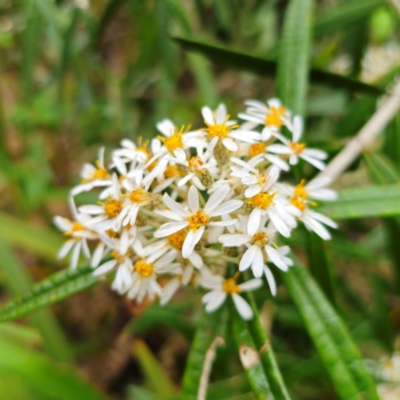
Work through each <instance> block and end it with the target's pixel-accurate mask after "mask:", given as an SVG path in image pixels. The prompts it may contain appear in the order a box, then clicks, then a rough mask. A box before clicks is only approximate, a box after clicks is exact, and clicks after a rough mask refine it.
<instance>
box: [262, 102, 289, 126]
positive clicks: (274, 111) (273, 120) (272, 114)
mask: <svg viewBox="0 0 400 400" xmlns="http://www.w3.org/2000/svg"><path fill="white" fill-rule="evenodd" d="M284 113H285V107H283V106H281V107H279V108H276V107H271V108H270V109H269V114H268V115H267V117H266V118H265V125H267V126H276V127H277V128H280V127H281V126H282V116H283V114H284Z"/></svg>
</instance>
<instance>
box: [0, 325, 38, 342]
mask: <svg viewBox="0 0 400 400" xmlns="http://www.w3.org/2000/svg"><path fill="white" fill-rule="evenodd" d="M1 340H6V341H11V342H13V343H14V342H15V343H16V344H21V345H23V346H31V347H32V346H40V345H41V344H42V338H41V336H40V333H39V332H38V330H37V329H34V328H31V327H30V326H26V325H20V324H16V323H14V322H8V323H4V324H1V325H0V341H1Z"/></svg>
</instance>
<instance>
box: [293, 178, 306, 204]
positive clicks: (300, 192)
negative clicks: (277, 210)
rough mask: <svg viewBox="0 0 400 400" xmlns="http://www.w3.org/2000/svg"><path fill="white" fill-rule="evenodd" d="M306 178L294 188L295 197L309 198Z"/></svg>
mask: <svg viewBox="0 0 400 400" xmlns="http://www.w3.org/2000/svg"><path fill="white" fill-rule="evenodd" d="M305 184H306V180H305V179H303V180H302V181H301V182H300V183H299V184H298V185H297V186H296V187H295V188H294V196H293V197H300V198H302V199H303V200H306V199H307V198H308V194H307V191H306V189H305V187H304V186H305Z"/></svg>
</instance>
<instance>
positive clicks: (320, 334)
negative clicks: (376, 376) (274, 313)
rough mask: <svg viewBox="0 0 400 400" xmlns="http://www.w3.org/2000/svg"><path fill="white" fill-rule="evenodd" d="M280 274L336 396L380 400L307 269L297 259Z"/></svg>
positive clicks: (356, 350)
mask: <svg viewBox="0 0 400 400" xmlns="http://www.w3.org/2000/svg"><path fill="white" fill-rule="evenodd" d="M281 275H282V278H283V280H284V282H285V285H286V287H287V289H288V291H289V293H290V295H291V297H292V298H293V301H294V302H295V304H296V306H297V308H298V309H299V311H300V313H301V315H302V317H303V320H304V323H305V325H306V329H307V331H308V333H309V334H310V336H311V339H312V340H313V342H314V345H315V347H316V348H317V350H318V353H319V355H320V357H321V359H322V361H323V362H324V365H325V368H326V369H327V371H328V373H329V375H330V377H331V380H332V383H333V385H334V387H335V389H336V391H337V393H338V394H339V396H340V397H341V398H342V399H343V400H348V399H365V400H379V397H378V394H377V392H376V389H375V386H374V383H373V381H372V378H371V377H370V376H369V374H368V373H367V371H366V370H365V368H364V365H363V362H362V360H361V357H360V354H359V352H358V349H357V347H356V346H355V345H354V343H353V341H352V339H351V337H350V335H349V333H348V332H347V329H346V327H345V325H344V324H343V322H342V320H341V319H340V317H339V316H338V315H337V314H336V312H335V310H334V309H333V307H332V306H331V305H330V304H329V302H328V301H327V299H326V298H325V296H324V294H323V293H322V291H321V289H320V288H319V287H318V285H317V284H316V283H315V282H314V280H313V278H312V277H311V276H310V275H309V273H308V272H307V270H305V269H304V268H303V267H301V266H300V265H299V264H298V262H296V265H295V266H294V267H292V268H290V269H289V271H288V272H285V273H282V274H281Z"/></svg>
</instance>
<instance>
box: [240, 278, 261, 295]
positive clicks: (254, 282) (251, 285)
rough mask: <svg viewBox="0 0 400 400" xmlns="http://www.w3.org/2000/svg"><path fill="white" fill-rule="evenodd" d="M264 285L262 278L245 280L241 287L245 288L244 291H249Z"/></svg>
mask: <svg viewBox="0 0 400 400" xmlns="http://www.w3.org/2000/svg"><path fill="white" fill-rule="evenodd" d="M262 285H263V281H262V279H250V280H249V281H247V282H243V283H241V284H240V285H238V286H239V287H240V289H242V290H243V292H249V291H251V290H255V289H258V288H260V287H261V286H262Z"/></svg>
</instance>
